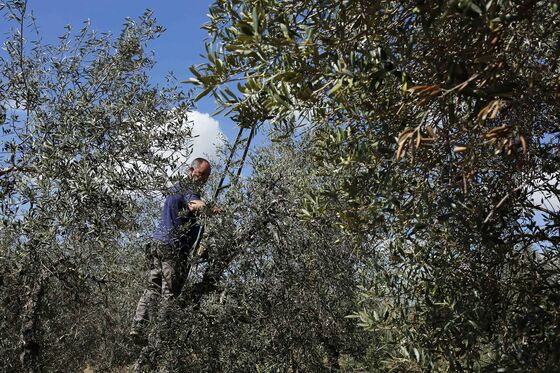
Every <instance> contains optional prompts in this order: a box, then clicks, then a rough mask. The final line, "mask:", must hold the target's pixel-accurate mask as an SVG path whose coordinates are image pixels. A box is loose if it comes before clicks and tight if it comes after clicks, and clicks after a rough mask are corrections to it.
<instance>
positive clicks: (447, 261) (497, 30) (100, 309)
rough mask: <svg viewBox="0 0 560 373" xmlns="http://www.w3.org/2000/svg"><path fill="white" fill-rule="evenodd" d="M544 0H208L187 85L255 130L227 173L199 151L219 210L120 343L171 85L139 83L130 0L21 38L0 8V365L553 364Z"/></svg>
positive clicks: (21, 12)
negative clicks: (167, 293) (201, 47)
mask: <svg viewBox="0 0 560 373" xmlns="http://www.w3.org/2000/svg"><path fill="white" fill-rule="evenodd" d="M559 7H560V4H558V2H557V1H538V0H520V1H512V0H485V1H483V0H450V1H439V0H438V1H423V0H406V1H391V0H380V1H367V0H339V1H333V0H298V1H295V0H283V1H274V0H215V1H214V2H213V3H212V4H211V5H210V7H209V21H208V23H206V24H205V25H203V27H204V28H205V29H206V30H207V31H208V35H209V36H208V39H207V41H206V50H207V55H206V57H205V58H206V60H205V62H204V63H202V64H199V65H196V66H191V67H190V72H191V74H192V77H191V78H190V79H189V80H188V82H189V83H191V84H192V85H194V89H195V91H194V94H193V96H192V97H193V99H200V98H202V97H204V96H210V97H213V98H214V99H215V100H216V103H217V105H218V111H219V112H222V113H223V114H225V115H228V116H230V117H231V118H232V119H233V120H234V121H235V123H236V124H237V125H238V126H239V127H241V128H247V129H252V130H253V131H257V132H260V133H261V134H265V135H267V136H268V137H269V139H270V140H271V141H270V142H266V143H264V144H261V145H260V146H257V147H255V148H254V149H253V150H252V152H251V156H250V166H251V173H250V175H249V176H245V177H238V176H236V175H235V174H234V173H232V172H231V170H226V169H225V166H224V164H227V157H226V154H227V153H228V151H229V150H230V147H229V146H225V148H224V149H222V153H223V154H222V155H221V156H220V160H219V162H218V163H219V164H216V165H214V174H213V176H212V177H213V179H211V180H210V182H209V188H208V189H209V190H208V191H207V195H211V194H212V193H211V192H212V190H211V189H212V187H213V186H215V185H216V181H217V179H218V178H219V177H220V176H221V175H222V174H227V175H228V176H229V179H230V180H229V181H230V182H231V186H230V187H229V189H228V190H227V192H225V193H222V194H221V195H220V196H219V198H218V199H217V200H216V201H212V202H213V203H217V204H218V205H219V206H220V207H221V209H222V212H221V213H220V214H219V215H216V216H208V217H204V219H203V220H204V224H205V226H206V237H205V239H204V240H203V242H202V245H201V248H200V249H199V250H198V252H197V253H193V255H192V270H191V273H190V276H189V278H188V280H187V283H186V284H185V287H184V288H183V292H182V293H181V296H180V297H179V298H178V299H176V300H174V301H172V302H163V303H162V304H161V307H159V308H158V312H157V313H156V315H155V316H154V317H153V318H152V320H151V321H150V324H149V325H148V328H147V331H146V341H145V344H144V345H142V346H135V345H134V344H133V343H132V341H131V340H130V339H129V337H128V328H129V326H130V320H131V317H132V313H133V311H134V307H135V303H136V301H137V299H138V296H139V294H140V292H141V290H142V288H143V286H144V283H143V281H144V277H145V275H144V274H143V272H145V269H146V268H145V267H146V260H145V257H144V253H143V249H142V248H143V247H144V243H145V242H146V240H147V238H148V236H149V234H150V232H151V229H152V227H153V224H154V219H155V218H156V217H157V214H158V213H159V202H161V199H162V196H163V194H164V190H165V188H166V186H167V185H168V183H169V182H170V181H173V180H175V179H176V178H178V177H180V176H181V171H180V170H181V167H180V164H178V163H179V162H180V160H181V159H185V156H188V153H189V147H188V145H189V141H188V140H189V138H190V132H189V130H188V127H185V126H184V125H183V123H184V121H185V120H186V118H187V117H188V110H189V109H191V108H192V105H193V102H192V101H191V96H190V94H189V93H190V92H189V93H185V92H186V91H185V90H184V89H183V87H182V86H180V85H179V84H177V83H176V82H174V81H173V80H172V79H170V80H169V85H168V86H166V87H155V86H152V85H151V84H150V83H149V79H148V77H149V75H148V74H149V69H150V67H151V66H152V65H153V63H154V57H153V56H152V55H150V54H149V53H147V52H146V47H147V46H148V44H149V41H150V40H153V38H155V37H158V36H159V35H160V34H161V33H162V32H163V31H164V30H163V28H162V27H160V26H158V25H157V24H156V22H155V20H154V18H153V16H152V15H151V13H150V12H147V13H146V14H145V15H143V16H142V17H140V18H139V19H138V20H137V21H133V20H126V21H125V23H124V25H123V29H122V31H121V33H120V34H119V36H117V37H112V36H111V35H109V34H96V33H93V32H91V30H89V27H88V26H87V25H85V26H84V28H83V29H82V30H80V31H78V32H74V31H72V30H71V29H69V30H68V32H67V33H66V34H64V36H62V37H61V38H60V42H59V44H57V45H47V44H44V43H43V42H42V41H41V40H40V37H39V36H40V33H39V32H38V31H36V30H35V29H34V26H33V25H34V23H33V22H32V18H30V17H29V16H30V14H29V11H28V10H27V9H26V3H25V2H23V1H7V2H0V8H1V10H2V12H3V16H4V17H6V20H7V21H9V22H11V23H12V24H13V31H12V33H11V34H10V36H9V37H8V38H7V40H6V41H5V42H4V44H3V48H4V49H3V50H2V52H1V54H0V71H1V76H0V122H1V123H0V126H1V128H2V131H3V132H2V149H0V151H1V153H0V154H1V158H0V162H1V163H0V193H2V204H1V210H0V216H1V218H2V230H1V231H0V304H1V311H2V312H1V316H2V319H1V322H0V352H1V353H0V369H1V370H6V371H29V372H37V371H68V370H71V371H78V370H80V369H84V368H85V367H90V368H91V369H93V370H95V371H98V370H99V371H127V370H133V369H134V370H137V371H179V372H182V371H186V372H190V371H195V372H197V371H207V372H219V371H226V372H247V371H257V372H315V371H317V372H321V371H348V372H350V371H352V372H354V371H364V372H365V371H367V372H370V371H375V372H387V371H394V372H401V371H402V372H432V371H433V372H470V371H482V372H496V371H502V372H510V371H511V372H516V371H517V372H525V371H555V370H556V369H557V367H558V366H559V364H560V353H559V351H560V330H558V327H559V325H560V320H559V319H560V295H559V294H560V292H559V290H560V282H559V280H560V277H559V275H560V267H559V266H560V262H559V248H560V231H559V230H560V207H559V202H558V200H559V197H560V185H559V181H558V166H557V165H558V164H559V161H560V159H559V157H560V153H559V149H560V147H559V145H560V144H559V133H560V128H559V125H558V123H559V120H560V105H559V102H560V66H559V65H558V62H559V53H560V44H559V42H558V40H560V38H559V36H560V20H559V19H558V17H559V10H560V9H559ZM177 170H179V171H177ZM170 175H171V176H170Z"/></svg>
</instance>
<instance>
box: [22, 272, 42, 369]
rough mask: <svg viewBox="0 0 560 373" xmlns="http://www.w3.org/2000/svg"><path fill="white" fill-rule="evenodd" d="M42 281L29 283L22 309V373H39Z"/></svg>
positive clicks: (40, 279)
mask: <svg viewBox="0 0 560 373" xmlns="http://www.w3.org/2000/svg"><path fill="white" fill-rule="evenodd" d="M44 282H45V281H44V279H43V278H42V277H40V278H39V279H37V280H35V281H33V282H32V283H31V286H30V289H29V291H28V292H27V302H26V303H25V305H24V307H23V314H22V326H21V347H22V352H21V355H20V360H21V364H22V368H23V371H24V372H28V373H38V372H40V371H41V361H40V350H41V348H40V347H41V346H40V344H39V338H38V337H39V313H40V312H41V306H42V299H43V293H44Z"/></svg>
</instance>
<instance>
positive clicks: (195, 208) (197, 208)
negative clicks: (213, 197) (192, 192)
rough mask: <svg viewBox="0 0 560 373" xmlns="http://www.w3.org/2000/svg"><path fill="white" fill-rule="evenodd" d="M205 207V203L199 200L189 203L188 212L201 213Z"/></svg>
mask: <svg viewBox="0 0 560 373" xmlns="http://www.w3.org/2000/svg"><path fill="white" fill-rule="evenodd" d="M205 206H206V202H204V201H203V200H201V199H197V200H195V201H190V202H189V210H190V211H192V212H201V211H202V209H204V207H205Z"/></svg>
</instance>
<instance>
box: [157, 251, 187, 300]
mask: <svg viewBox="0 0 560 373" xmlns="http://www.w3.org/2000/svg"><path fill="white" fill-rule="evenodd" d="M189 267H190V265H189V263H188V256H186V255H184V254H180V253H177V254H176V255H172V256H171V257H170V258H166V259H164V260H162V262H161V271H162V273H161V277H162V283H161V294H162V295H163V298H164V299H169V298H171V297H178V296H179V294H180V293H181V289H182V288H183V284H184V283H185V280H186V278H187V276H188V274H189V273H188V272H189Z"/></svg>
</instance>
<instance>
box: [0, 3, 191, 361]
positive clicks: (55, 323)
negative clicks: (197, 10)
mask: <svg viewBox="0 0 560 373" xmlns="http://www.w3.org/2000/svg"><path fill="white" fill-rule="evenodd" d="M26 8H27V4H26V2H25V1H7V2H2V3H0V9H1V10H2V12H3V15H4V17H5V19H6V21H7V22H11V24H12V25H13V27H12V34H11V35H10V36H9V37H8V38H7V40H6V41H5V42H4V44H3V51H2V54H1V55H0V79H1V80H0V108H1V114H2V115H1V118H0V119H1V125H2V137H1V139H2V149H1V153H0V154H1V155H2V157H1V159H0V166H1V168H0V194H1V195H2V202H1V205H0V214H1V215H0V216H1V218H2V226H3V228H2V231H1V234H0V240H1V243H2V246H1V247H0V268H1V275H0V276H1V277H0V282H1V283H2V287H1V290H0V299H1V302H2V305H3V307H2V308H3V309H4V310H7V312H4V311H3V312H2V323H1V325H0V333H1V341H2V342H1V345H2V351H3V353H2V354H1V355H2V358H1V359H2V370H7V371H13V370H16V369H21V368H22V369H23V370H24V371H40V370H48V371H51V370H53V371H54V370H64V371H67V370H74V371H78V370H80V369H83V367H84V366H85V363H86V361H88V360H94V359H95V360H96V361H98V362H99V363H98V364H99V368H103V367H106V368H108V367H110V366H114V364H115V363H116V362H120V363H123V361H124V362H125V361H126V357H127V356H130V351H129V347H128V346H126V345H125V339H124V335H125V332H124V331H126V330H127V327H128V323H129V320H130V319H129V316H130V315H129V313H130V309H131V307H132V306H131V303H132V302H134V300H133V299H134V298H136V296H137V291H136V286H137V285H136V282H137V281H138V279H140V278H141V277H140V274H139V273H137V270H138V269H139V266H138V263H141V259H140V254H141V250H139V248H140V247H141V243H142V242H143V240H144V239H145V237H144V236H145V235H146V234H147V233H148V232H149V230H147V229H146V227H149V226H151V219H152V218H153V212H154V211H155V210H154V209H153V204H152V203H151V202H150V198H149V197H150V196H153V195H154V194H158V193H159V195H160V196H161V192H160V191H161V190H162V189H163V188H165V187H166V182H167V181H168V179H169V177H168V174H169V172H170V171H173V170H176V169H177V167H178V166H179V164H178V161H179V160H180V159H181V157H180V155H183V156H184V157H186V156H188V152H189V149H188V139H189V137H190V130H189V129H188V128H187V127H185V126H183V122H184V120H185V119H186V113H187V109H188V108H189V105H188V100H187V98H186V97H185V95H184V94H183V93H182V92H181V91H179V90H177V89H176V87H175V86H174V83H173V82H170V85H169V87H166V88H157V87H154V86H153V85H151V84H150V82H149V80H148V75H147V72H148V71H149V69H150V68H151V67H152V66H153V63H154V62H153V58H152V57H153V56H152V55H150V54H149V53H146V52H145V50H144V49H145V47H146V45H147V43H149V42H150V41H151V40H153V39H155V38H157V37H158V36H159V35H160V34H161V33H162V31H163V28H162V27H160V26H158V25H156V23H155V20H154V18H153V17H152V15H151V14H150V13H149V12H147V13H146V14H144V15H143V16H142V17H140V18H139V19H138V21H133V20H131V19H129V20H127V21H126V22H125V23H124V24H123V28H122V31H121V32H120V34H119V36H118V37H113V36H112V35H110V34H96V33H94V32H93V31H91V30H90V29H89V25H88V24H85V25H84V27H83V28H82V29H81V30H79V31H78V32H76V33H74V32H72V30H71V28H70V27H67V32H66V33H65V34H64V35H62V36H61V37H60V38H59V42H58V44H56V45H49V44H44V43H42V42H41V40H40V37H39V32H38V31H37V30H36V29H35V26H34V23H33V19H32V17H31V16H30V15H29V12H28V11H27V9H26ZM183 159H184V158H183ZM119 330H120V332H118V331H119ZM18 337H19V339H20V343H19V344H18V343H14V342H15V341H16V340H18ZM18 351H21V362H22V364H23V365H21V366H20V365H19V364H18V362H17V356H18Z"/></svg>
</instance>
